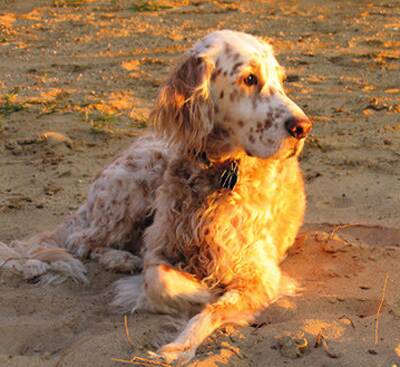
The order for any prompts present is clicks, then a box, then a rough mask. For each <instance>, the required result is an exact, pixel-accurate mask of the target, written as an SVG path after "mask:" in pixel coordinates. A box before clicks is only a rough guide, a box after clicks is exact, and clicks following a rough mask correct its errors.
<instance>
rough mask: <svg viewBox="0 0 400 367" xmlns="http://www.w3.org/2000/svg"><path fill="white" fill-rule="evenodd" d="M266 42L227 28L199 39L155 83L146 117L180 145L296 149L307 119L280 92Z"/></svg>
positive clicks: (251, 151)
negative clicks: (157, 85)
mask: <svg viewBox="0 0 400 367" xmlns="http://www.w3.org/2000/svg"><path fill="white" fill-rule="evenodd" d="M282 78H283V71H282V68H281V67H280V66H279V64H278V62H277V61H276V59H275V57H274V55H273V50H272V47H271V46H270V45H269V44H268V43H266V42H264V41H262V40H259V39H257V38H255V37H253V36H251V35H248V34H245V33H241V32H234V31H229V30H223V31H217V32H213V33H210V34H209V35H207V36H206V37H204V38H203V39H202V40H201V41H199V42H198V43H197V44H196V45H195V46H194V47H193V48H192V49H191V50H190V51H189V53H188V55H187V57H186V59H185V60H184V61H183V62H182V63H181V65H179V66H178V67H177V68H176V70H175V71H174V72H173V73H172V76H171V77H170V79H169V80H168V82H167V83H166V85H165V86H164V87H163V88H162V89H161V91H160V93H159V96H158V98H157V103H156V106H155V109H154V110H153V112H152V115H151V119H152V120H153V122H154V124H155V126H156V127H157V128H158V129H159V130H160V131H162V132H163V133H164V134H165V135H166V136H167V137H168V138H169V139H170V141H172V142H173V143H176V144H179V145H180V146H181V147H182V148H183V149H184V151H185V152H191V153H193V152H200V151H202V150H205V149H206V150H210V151H211V152H212V154H213V155H217V156H218V154H221V155H229V154H235V153H237V152H239V151H242V152H243V151H244V152H246V153H247V154H248V155H251V156H256V157H259V158H268V157H271V156H277V157H288V156H292V155H295V154H297V153H298V152H299V151H300V150H301V148H302V146H303V142H304V138H305V137H306V135H307V134H308V132H309V131H310V130H311V122H310V121H309V119H308V118H307V117H306V115H305V114H304V113H303V111H302V110H301V109H300V108H299V107H298V106H297V105H296V104H295V103H294V102H293V101H291V100H290V99H289V98H288V97H287V96H286V94H285V92H284V91H283V87H282Z"/></svg>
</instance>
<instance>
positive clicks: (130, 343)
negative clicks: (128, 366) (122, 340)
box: [124, 315, 133, 347]
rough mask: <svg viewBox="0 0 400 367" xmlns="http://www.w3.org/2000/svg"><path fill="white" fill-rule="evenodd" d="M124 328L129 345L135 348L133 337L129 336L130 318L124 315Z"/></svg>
mask: <svg viewBox="0 0 400 367" xmlns="http://www.w3.org/2000/svg"><path fill="white" fill-rule="evenodd" d="M124 326H125V335H126V339H127V340H128V344H129V345H130V346H131V347H133V342H132V339H131V336H130V335H129V328H128V316H127V315H124Z"/></svg>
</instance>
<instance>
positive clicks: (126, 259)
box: [91, 249, 142, 273]
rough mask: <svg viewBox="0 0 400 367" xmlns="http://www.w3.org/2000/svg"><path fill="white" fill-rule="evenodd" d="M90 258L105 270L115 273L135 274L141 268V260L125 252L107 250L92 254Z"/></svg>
mask: <svg viewBox="0 0 400 367" xmlns="http://www.w3.org/2000/svg"><path fill="white" fill-rule="evenodd" d="M91 256H92V258H94V259H96V260H97V261H98V262H99V264H100V265H102V266H104V267H105V268H106V269H108V270H112V271H115V272H117V273H136V272H138V271H139V270H140V269H141V267H142V259H141V258H140V257H138V256H135V255H132V254H131V253H129V252H127V251H122V250H115V249H107V250H106V251H100V252H97V253H96V252H94V253H93V254H92V255H91Z"/></svg>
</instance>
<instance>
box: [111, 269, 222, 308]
mask: <svg viewBox="0 0 400 367" xmlns="http://www.w3.org/2000/svg"><path fill="white" fill-rule="evenodd" d="M115 288H116V296H115V299H114V301H113V302H112V304H111V306H112V307H114V308H116V309H117V310H118V312H134V311H136V310H138V309H143V310H147V311H151V312H160V313H167V314H175V315H176V314H178V313H180V314H182V313H185V314H187V313H189V312H190V311H193V310H196V311H198V309H199V307H201V306H202V305H204V304H207V303H210V302H212V301H213V300H214V299H215V295H214V293H212V292H211V291H210V290H209V289H208V288H207V287H206V286H205V285H204V284H202V283H201V282H200V281H198V280H197V279H196V278H195V277H193V276H192V275H190V274H188V273H185V272H183V271H179V270H176V269H174V268H173V267H172V266H170V265H167V264H158V265H152V266H148V267H146V269H145V270H144V272H143V274H142V275H139V276H133V277H129V278H125V279H121V280H119V281H118V282H117V283H116V284H115Z"/></svg>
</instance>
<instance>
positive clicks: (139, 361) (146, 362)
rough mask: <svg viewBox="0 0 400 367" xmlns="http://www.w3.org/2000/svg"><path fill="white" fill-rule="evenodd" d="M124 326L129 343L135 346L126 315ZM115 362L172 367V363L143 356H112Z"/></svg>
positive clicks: (150, 366)
mask: <svg viewBox="0 0 400 367" xmlns="http://www.w3.org/2000/svg"><path fill="white" fill-rule="evenodd" d="M124 327H125V336H126V339H127V340H128V344H129V345H130V346H131V347H133V342H132V339H131V336H130V335H129V328H128V316H127V315H124ZM111 360H112V361H113V362H119V363H125V364H130V365H136V366H144V367H171V365H170V364H167V363H163V362H158V361H155V360H152V359H148V358H143V357H136V356H133V357H132V358H131V359H130V360H126V359H120V358H111Z"/></svg>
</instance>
